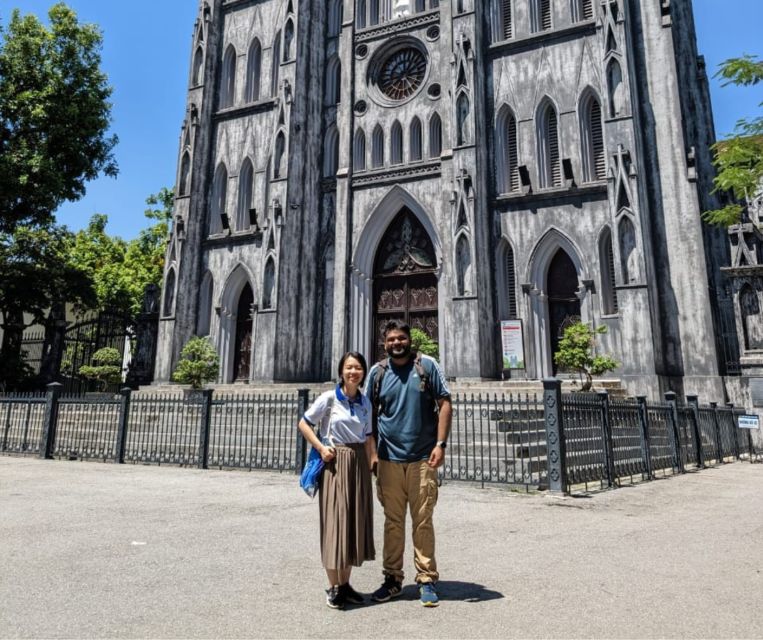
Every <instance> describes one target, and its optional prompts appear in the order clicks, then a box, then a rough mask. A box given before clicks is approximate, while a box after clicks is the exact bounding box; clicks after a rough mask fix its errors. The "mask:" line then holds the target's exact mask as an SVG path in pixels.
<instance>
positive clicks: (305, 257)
mask: <svg viewBox="0 0 763 640" xmlns="http://www.w3.org/2000/svg"><path fill="white" fill-rule="evenodd" d="M192 39H193V44H192V52H191V67H190V73H189V89H188V99H187V112H186V118H185V121H184V123H183V127H182V132H181V136H180V149H179V155H178V174H177V186H176V190H175V193H176V198H175V210H174V218H175V220H174V224H173V229H172V234H171V238H170V241H169V244H168V249H167V260H166V273H165V279H164V287H163V293H162V302H161V314H160V315H161V319H160V331H159V343H158V355H157V362H156V369H155V378H156V379H157V380H160V381H161V380H168V379H169V377H170V375H171V372H172V370H173V367H174V366H175V364H176V362H177V359H178V357H179V353H180V350H181V348H182V346H183V345H184V344H185V342H186V341H187V340H188V339H189V338H190V337H191V336H192V335H208V336H209V337H210V339H211V341H212V342H213V344H214V345H215V347H216V349H217V350H218V353H219V354H220V358H221V369H220V379H219V382H220V383H230V382H235V381H242V382H247V381H292V382H295V381H323V380H327V379H330V378H331V377H332V375H333V374H334V368H335V363H336V362H337V360H338V358H339V356H340V355H341V354H342V353H343V352H344V351H346V350H348V349H353V350H359V351H361V352H363V353H365V354H366V355H367V356H368V357H369V359H370V360H373V359H374V358H375V357H376V356H377V355H378V353H379V352H380V348H381V338H380V327H381V326H383V324H384V322H385V321H386V320H388V319H390V318H400V319H404V320H406V321H408V322H409V324H410V325H411V326H412V327H417V328H419V329H421V330H423V331H425V332H426V333H427V334H429V335H430V336H431V337H433V338H434V339H435V340H436V341H437V342H438V343H439V345H440V353H441V362H442V365H443V368H444V370H445V372H446V374H447V375H448V376H452V377H455V378H456V379H473V378H492V379H495V378H500V377H501V376H502V375H509V376H511V377H513V378H517V377H518V378H522V377H526V378H532V379H537V378H541V377H545V376H549V375H553V374H554V373H555V365H554V362H553V353H554V350H555V348H556V345H557V343H558V340H559V336H560V334H561V332H562V331H563V330H564V328H565V327H566V326H567V325H568V324H569V323H570V322H573V321H575V320H578V319H580V320H582V321H584V322H588V323H593V324H595V325H597V326H599V325H604V326H606V327H607V329H608V331H607V333H606V334H605V335H604V336H602V340H601V348H602V350H603V351H606V352H608V353H611V354H613V355H614V357H615V358H616V359H617V360H618V361H619V362H620V363H621V365H620V368H619V369H618V370H617V371H616V372H615V375H617V376H618V377H620V378H621V379H622V380H623V381H624V383H625V385H626V387H627V388H628V390H629V391H630V392H631V393H634V394H642V393H643V394H647V395H651V396H655V395H657V394H658V393H660V392H661V391H663V390H666V389H667V388H673V389H674V390H677V391H680V392H686V393H701V394H702V395H703V396H704V397H711V398H717V399H719V400H722V399H723V390H722V376H723V374H724V373H725V371H724V358H723V357H722V356H721V355H720V354H721V352H722V348H721V345H720V340H721V338H722V336H723V334H724V331H723V330H722V327H723V326H726V325H725V324H724V318H726V319H728V314H729V313H730V309H731V307H730V306H729V300H728V299H727V297H726V295H725V294H724V292H723V287H722V285H721V281H720V278H721V275H720V266H722V265H725V264H727V263H728V247H727V241H726V238H725V234H724V233H722V232H718V231H716V230H714V229H712V228H709V227H707V226H706V225H704V224H703V222H702V220H701V216H700V214H701V212H702V211H703V210H706V209H709V208H712V207H713V206H714V205H715V203H714V202H713V197H712V196H710V195H708V194H710V192H711V190H712V182H711V181H712V175H713V174H712V166H711V156H710V150H709V147H710V145H711V144H712V142H713V141H714V132H713V124H712V113H711V109H710V100H709V91H708V83H707V77H706V74H705V69H704V62H703V60H702V58H701V56H699V55H698V53H697V48H696V39H695V33H694V25H693V17H692V7H691V2H690V0H310V1H308V0H201V2H200V7H199V15H198V19H197V21H196V24H195V26H194V30H193V36H192ZM504 320H514V321H519V323H515V326H519V328H520V335H521V344H522V347H523V351H524V368H519V369H511V370H510V371H508V372H506V371H503V367H504V363H503V359H502V349H501V344H502V343H501V332H500V323H501V321H504ZM731 331H732V332H733V321H732V328H731Z"/></svg>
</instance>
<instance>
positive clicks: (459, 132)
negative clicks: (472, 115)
mask: <svg viewBox="0 0 763 640" xmlns="http://www.w3.org/2000/svg"><path fill="white" fill-rule="evenodd" d="M470 139H471V137H470V135H469V98H467V97H466V94H465V93H462V94H461V95H459V96H458V100H456V146H459V147H460V146H461V145H464V144H469V141H470Z"/></svg>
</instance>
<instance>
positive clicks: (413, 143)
mask: <svg viewBox="0 0 763 640" xmlns="http://www.w3.org/2000/svg"><path fill="white" fill-rule="evenodd" d="M408 142H409V144H410V151H409V154H408V157H409V159H410V161H411V162H415V161H417V160H421V120H419V119H418V117H416V116H414V117H413V120H411V126H410V128H409V133H408Z"/></svg>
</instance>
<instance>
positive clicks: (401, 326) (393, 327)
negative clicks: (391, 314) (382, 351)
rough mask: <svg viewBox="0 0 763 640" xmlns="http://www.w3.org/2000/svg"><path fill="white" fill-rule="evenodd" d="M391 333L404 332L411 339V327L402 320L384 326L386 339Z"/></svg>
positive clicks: (391, 321) (392, 321)
mask: <svg viewBox="0 0 763 640" xmlns="http://www.w3.org/2000/svg"><path fill="white" fill-rule="evenodd" d="M390 331H402V332H403V333H404V334H405V335H407V336H408V337H409V338H410V337H411V327H410V326H409V325H408V324H407V323H405V322H403V321H402V320H390V321H389V322H388V323H387V324H385V325H384V337H385V338H386V337H387V334H388V333H389V332H390Z"/></svg>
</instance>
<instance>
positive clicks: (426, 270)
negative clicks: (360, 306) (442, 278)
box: [373, 207, 438, 359]
mask: <svg viewBox="0 0 763 640" xmlns="http://www.w3.org/2000/svg"><path fill="white" fill-rule="evenodd" d="M436 269H437V259H436V257H435V250H434V246H433V245H432V240H431V238H430V237H429V234H428V233H427V232H426V230H425V229H424V227H423V226H422V225H421V223H420V222H419V221H418V219H417V218H416V216H415V215H414V214H413V213H412V212H411V211H410V210H409V209H407V208H406V207H403V208H402V209H401V210H400V212H399V213H398V214H397V215H396V216H395V218H394V219H393V220H392V222H391V223H390V225H389V226H388V227H387V230H386V231H385V233H384V236H383V237H382V239H381V242H380V243H379V245H378V249H377V251H376V258H375V260H374V273H373V277H374V295H373V299H374V319H373V326H374V345H373V346H374V352H375V353H374V355H375V357H376V358H377V359H379V358H383V357H384V339H383V336H382V332H383V330H384V325H385V324H386V323H387V322H388V321H390V320H403V321H404V322H407V323H408V324H409V325H410V326H411V328H412V329H421V330H422V331H424V333H426V334H427V335H428V336H429V337H431V338H432V339H433V340H435V341H436V340H438V317H437V274H436Z"/></svg>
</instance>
